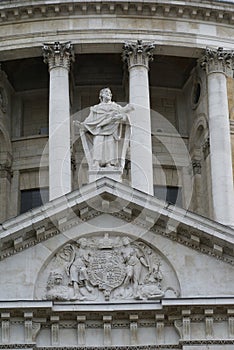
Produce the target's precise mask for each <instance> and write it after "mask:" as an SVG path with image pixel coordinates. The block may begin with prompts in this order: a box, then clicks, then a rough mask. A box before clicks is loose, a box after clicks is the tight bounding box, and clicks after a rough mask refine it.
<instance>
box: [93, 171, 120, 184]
mask: <svg viewBox="0 0 234 350" xmlns="http://www.w3.org/2000/svg"><path fill="white" fill-rule="evenodd" d="M122 173H123V171H122V169H119V168H107V167H105V168H98V169H93V170H89V171H88V175H89V182H94V181H96V180H99V179H101V178H102V177H109V178H110V179H113V180H115V181H118V182H122Z"/></svg>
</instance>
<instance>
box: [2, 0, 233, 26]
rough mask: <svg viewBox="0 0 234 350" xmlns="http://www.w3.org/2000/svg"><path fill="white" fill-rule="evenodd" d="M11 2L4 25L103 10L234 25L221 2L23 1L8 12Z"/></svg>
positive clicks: (229, 11)
mask: <svg viewBox="0 0 234 350" xmlns="http://www.w3.org/2000/svg"><path fill="white" fill-rule="evenodd" d="M6 3H7V1H4V4H2V5H0V12H1V15H0V21H11V22H12V21H19V20H21V19H23V20H24V21H25V20H27V19H29V20H32V18H35V19H36V18H41V17H46V18H48V17H55V16H56V18H57V17H59V16H60V15H61V16H64V14H66V15H68V16H69V14H72V15H73V16H74V15H79V14H86V13H87V14H93V13H96V14H100V13H101V12H102V10H104V11H105V14H106V11H109V13H110V14H113V12H114V11H118V12H119V13H120V14H121V13H122V12H123V13H124V14H126V13H128V11H129V10H130V11H131V14H132V11H133V10H135V11H136V13H138V14H140V13H144V11H147V13H148V11H149V10H150V13H151V15H156V16H160V17H171V16H172V15H173V14H174V15H175V17H177V18H180V17H181V18H183V17H186V18H188V17H189V18H191V19H192V20H196V19H197V20H199V19H202V20H204V19H208V20H209V21H213V22H221V23H222V22H224V23H230V24H232V23H233V22H234V16H233V13H234V11H233V8H232V7H231V6H227V4H223V3H221V2H219V1H216V2H214V3H212V7H210V5H209V4H208V3H199V5H195V4H194V3H192V4H190V3H189V2H188V3H187V4H186V7H185V6H184V3H183V2H181V5H180V4H178V1H175V2H174V1H172V2H171V4H168V3H166V2H165V1H163V0H161V1H160V0H159V1H158V2H157V4H155V1H150V0H148V1H147V2H144V4H143V3H142V1H136V2H134V4H133V3H132V4H129V2H126V1H125V0H124V1H121V0H120V1H118V2H112V1H108V2H105V3H102V2H96V3H95V4H94V3H91V2H87V1H85V2H79V3H77V4H76V3H73V2H72V3H71V2H69V1H61V2H60V3H59V4H55V3H54V1H52V0H50V1H47V3H46V4H45V3H44V2H43V3H40V2H39V1H34V4H33V5H32V2H31V1H22V2H20V1H19V2H18V3H17V4H14V5H12V3H11V2H9V6H8V8H7V4H6Z"/></svg>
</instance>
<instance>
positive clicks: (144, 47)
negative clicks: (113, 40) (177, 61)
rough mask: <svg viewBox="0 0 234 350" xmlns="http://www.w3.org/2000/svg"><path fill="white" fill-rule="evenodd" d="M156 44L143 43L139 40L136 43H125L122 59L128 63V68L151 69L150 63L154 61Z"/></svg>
mask: <svg viewBox="0 0 234 350" xmlns="http://www.w3.org/2000/svg"><path fill="white" fill-rule="evenodd" d="M154 48H155V43H143V42H142V40H137V42H136V43H133V42H125V43H124V45H123V54H122V59H123V61H124V62H126V63H127V65H128V68H129V69H130V68H132V67H133V66H138V65H141V66H145V67H147V69H148V68H149V62H150V61H152V60H153V51H154Z"/></svg>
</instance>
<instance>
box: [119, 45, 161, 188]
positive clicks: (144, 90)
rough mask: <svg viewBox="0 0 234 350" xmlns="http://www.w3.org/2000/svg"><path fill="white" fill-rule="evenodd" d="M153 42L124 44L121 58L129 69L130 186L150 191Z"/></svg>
mask: <svg viewBox="0 0 234 350" xmlns="http://www.w3.org/2000/svg"><path fill="white" fill-rule="evenodd" d="M154 47H155V45H154V44H152V43H150V44H149V43H142V41H141V40H138V41H137V43H125V44H124V47H123V59H124V61H126V62H127V64H128V69H129V102H130V103H131V104H133V106H134V108H135V110H134V111H133V112H132V113H131V124H132V135H131V141H130V152H131V179H132V187H134V188H137V189H139V190H141V191H143V192H146V193H149V194H151V195H152V194H153V164H152V141H151V119H150V98H149V79H148V68H149V61H150V60H152V58H153V57H152V56H153V49H154Z"/></svg>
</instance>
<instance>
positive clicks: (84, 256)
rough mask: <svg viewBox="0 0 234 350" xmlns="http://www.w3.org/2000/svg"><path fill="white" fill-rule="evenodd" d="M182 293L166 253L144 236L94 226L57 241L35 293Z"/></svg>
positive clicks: (90, 297)
mask: <svg viewBox="0 0 234 350" xmlns="http://www.w3.org/2000/svg"><path fill="white" fill-rule="evenodd" d="M180 294H181V288H180V283H179V280H178V277H177V274H176V272H175V270H174V268H173V266H172V264H171V263H170V261H169V260H168V259H167V258H166V256H165V255H164V254H163V253H162V252H161V251H159V250H158V249H157V247H155V246H153V245H152V244H151V243H149V242H147V241H146V240H143V239H139V238H137V237H133V236H130V235H129V234H128V235H126V234H123V233H119V232H105V233H103V232H101V233H100V232H96V233H92V234H88V235H87V234H86V235H83V236H79V238H76V239H74V240H70V241H67V242H66V243H65V244H63V245H59V246H58V247H57V249H56V250H55V251H54V252H53V253H52V254H50V256H48V258H47V259H46V261H45V262H44V264H43V265H42V266H41V269H40V271H39V273H38V275H37V279H36V283H35V287H34V299H37V300H41V299H47V300H60V301H71V302H74V301H78V302H83V301H84V302H87V301H88V302H98V303H100V302H101V303H102V302H109V301H111V302H124V301H126V302H129V303H131V302H136V300H140V301H141V300H142V301H145V302H147V301H152V300H158V299H162V298H164V297H179V296H180Z"/></svg>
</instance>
